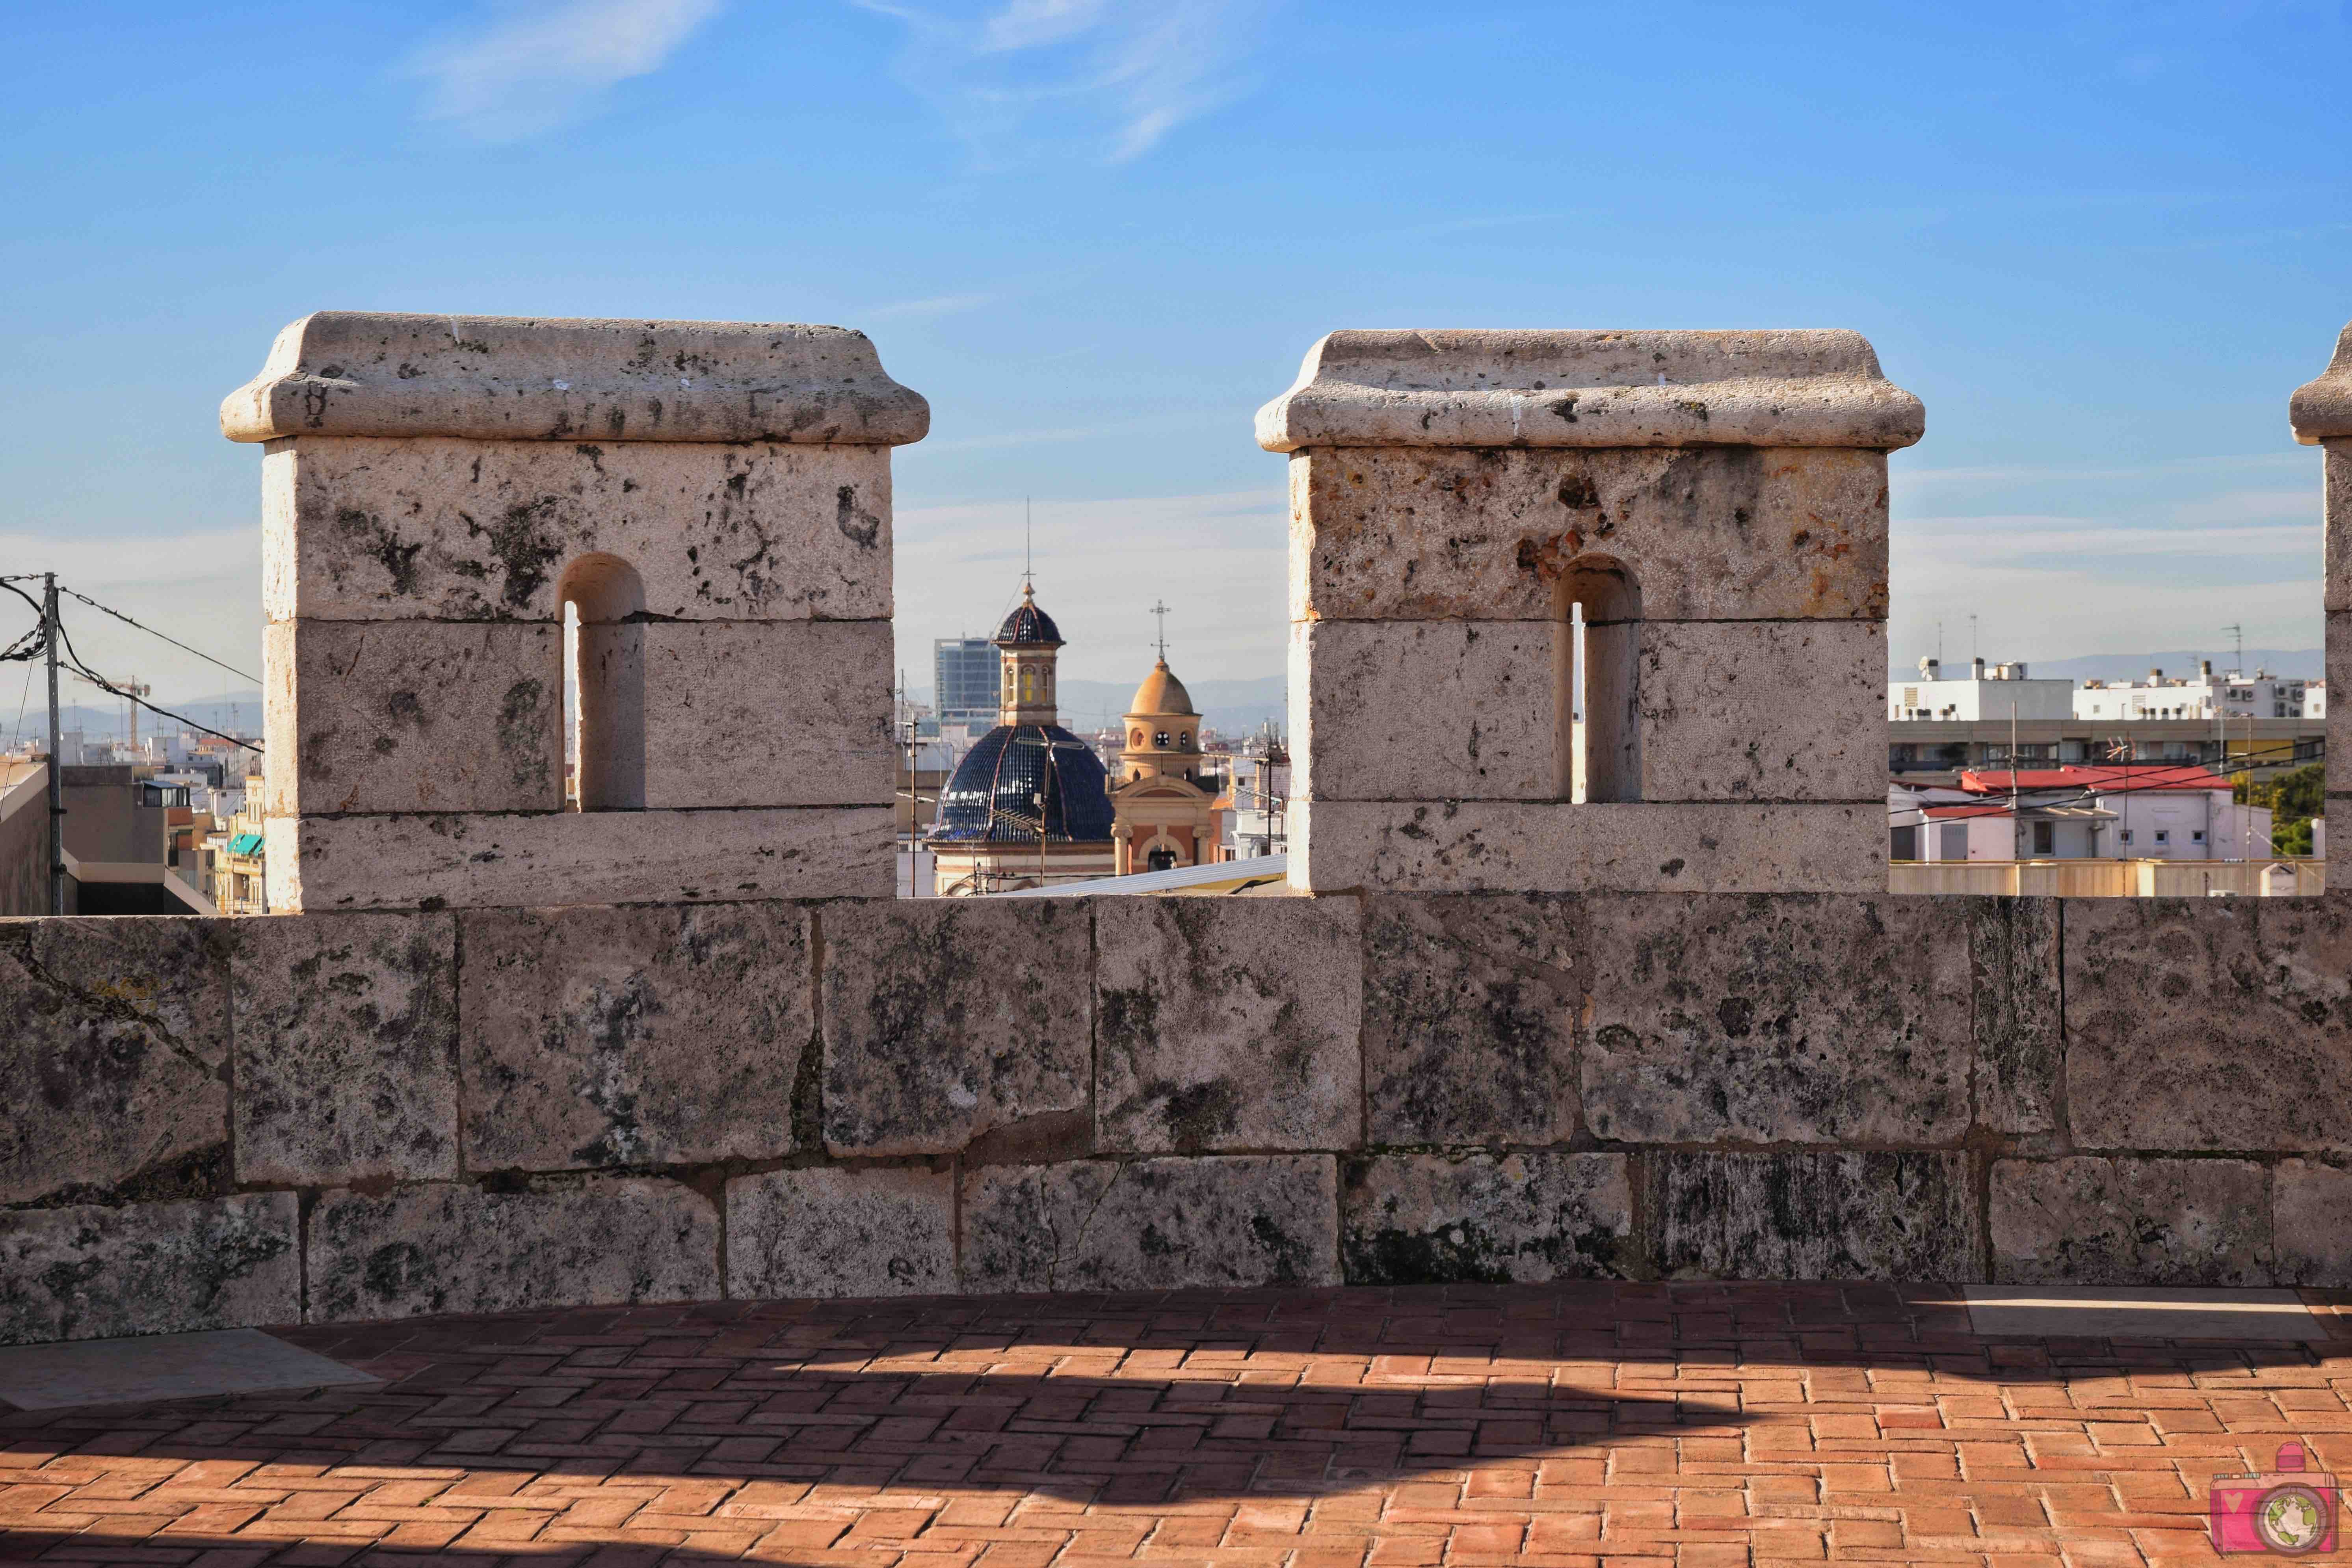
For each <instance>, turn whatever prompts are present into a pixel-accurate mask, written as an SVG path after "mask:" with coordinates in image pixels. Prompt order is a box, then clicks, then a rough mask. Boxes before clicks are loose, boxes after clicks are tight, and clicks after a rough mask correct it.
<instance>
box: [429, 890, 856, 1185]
mask: <svg viewBox="0 0 2352 1568" xmlns="http://www.w3.org/2000/svg"><path fill="white" fill-rule="evenodd" d="M458 931H459V935H460V939H461V941H462V942H463V943H464V948H465V955H466V962H465V979H464V982H463V986H462V990H461V993H460V1003H459V1012H458V1016H459V1019H460V1024H461V1027H460V1045H459V1054H460V1056H461V1058H463V1061H464V1065H465V1101H466V1163H467V1168H468V1169H470V1170H475V1171H496V1170H509V1169H512V1170H524V1171H560V1170H567V1169H578V1168H581V1167H583V1166H584V1167H594V1166H611V1165H639V1166H642V1165H678V1164H701V1163H709V1162H714V1161H719V1160H766V1159H773V1158H775V1157H777V1156H779V1155H782V1154H784V1153H788V1152H791V1150H792V1148H793V1128H792V1118H793V1085H794V1083H795V1082H796V1081H797V1079H798V1074H799V1071H800V1065H801V1058H802V1056H803V1053H804V1052H805V1051H807V1050H808V1049H809V1045H810V1039H811V1037H812V1036H813V1035H814V1032H815V1028H816V1020H815V1016H814V1006H813V1005H812V998H811V995H810V987H809V933H808V915H807V912H806V911H805V910H802V909H801V908H799V907H798V906H796V905H792V904H778V903H756V904H707V905H692V906H688V907H685V908H678V907H675V906H664V905H640V906H633V907H628V908H619V909H615V908H598V907H593V906H585V907H580V908H574V909H559V910H484V911H479V912H469V913H467V915H465V916H464V917H462V919H461V920H460V921H459V923H458Z"/></svg>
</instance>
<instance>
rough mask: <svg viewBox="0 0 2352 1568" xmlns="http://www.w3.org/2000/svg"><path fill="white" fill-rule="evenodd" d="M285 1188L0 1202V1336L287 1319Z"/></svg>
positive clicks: (298, 1276) (67, 1336) (295, 1292)
mask: <svg viewBox="0 0 2352 1568" xmlns="http://www.w3.org/2000/svg"><path fill="white" fill-rule="evenodd" d="M298 1206H299V1205H298V1202H297V1199H296V1197H295V1194H292V1193H248V1194H240V1195H237V1196H234V1197H225V1198H208V1199H202V1200H197V1201H193V1202H185V1203H162V1204H132V1205H129V1206H127V1207H123V1208H100V1207H96V1206H90V1205H76V1206H69V1207H66V1208H44V1209H6V1210H0V1344H12V1345H21V1344H39V1343H42V1342H46V1341H50V1340H91V1339H111V1338H114V1337H117V1336H119V1335H124V1334H173V1333H184V1332H187V1331H193V1330H197V1329H242V1328H252V1327H255V1326H257V1325H258V1324H262V1323H291V1322H295V1321H299V1319H300V1317H301V1315H302V1268H301V1259H300V1257H299V1254H298V1252H297V1250H296V1244H295V1237H296V1233H297V1231H296V1227H297V1226H298V1223H299V1221H298V1219H297V1217H296V1216H297V1209H298Z"/></svg>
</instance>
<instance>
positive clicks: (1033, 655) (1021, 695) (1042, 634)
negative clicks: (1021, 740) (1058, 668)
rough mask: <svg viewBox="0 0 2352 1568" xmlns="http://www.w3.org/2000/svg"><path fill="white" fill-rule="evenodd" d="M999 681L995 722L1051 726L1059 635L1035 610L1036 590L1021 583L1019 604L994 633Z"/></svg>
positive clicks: (1059, 644)
mask: <svg viewBox="0 0 2352 1568" xmlns="http://www.w3.org/2000/svg"><path fill="white" fill-rule="evenodd" d="M996 646H997V648H998V650H999V652H998V658H999V661H1000V666H1001V671H1002V673H1001V679H1000V680H999V684H998V690H997V699H996V721H997V722H998V723H1000V724H1010V725H1014V726H1019V725H1024V724H1053V723H1056V722H1058V720H1057V719H1056V718H1055V706H1054V665H1055V660H1056V659H1057V658H1059V657H1060V654H1061V647H1062V634H1061V632H1060V631H1059V629H1057V628H1056V627H1055V625H1054V622H1053V619H1052V617H1050V616H1047V615H1046V614H1045V611H1043V610H1041V609H1039V608H1038V607H1037V591H1036V589H1035V588H1034V587H1032V586H1031V585H1030V584H1026V583H1024V584H1022V586H1021V603H1020V605H1017V606H1016V607H1015V608H1014V609H1013V613H1012V614H1011V615H1009V616H1005V617H1004V624H1003V626H999V627H998V628H997V630H996Z"/></svg>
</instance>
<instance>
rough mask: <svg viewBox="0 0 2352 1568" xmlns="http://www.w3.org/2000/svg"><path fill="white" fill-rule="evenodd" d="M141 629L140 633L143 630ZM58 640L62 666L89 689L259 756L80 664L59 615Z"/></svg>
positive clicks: (250, 746)
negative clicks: (159, 706) (63, 656)
mask: <svg viewBox="0 0 2352 1568" xmlns="http://www.w3.org/2000/svg"><path fill="white" fill-rule="evenodd" d="M74 597H76V598H80V597H81V595H79V594H77V595H74ZM143 629H144V628H142V630H143ZM58 643H59V645H60V646H61V647H63V649H64V651H65V663H66V666H67V668H69V669H71V670H72V671H73V672H74V673H75V674H76V675H78V676H79V677H81V679H84V680H87V681H89V683H90V684H91V685H92V686H95V687H97V688H99V689H100V690H102V691H110V692H112V693H113V694H114V695H115V696H117V697H120V698H121V699H122V700H124V701H125V702H134V703H137V704H138V705H139V706H140V707H142V708H144V709H145V710H147V711H148V712H150V713H154V714H159V715H161V716H162V717H163V718H166V719H169V720H171V721H173V722H174V723H177V724H185V725H186V726H187V727H188V728H189V729H191V730H194V731H197V732H198V733H199V734H205V735H210V736H211V737H213V739H215V740H216V741H226V742H228V743H229V744H230V745H233V746H243V747H244V748H245V749H246V750H247V751H249V752H253V753H254V754H255V755H256V756H259V755H261V754H262V752H261V748H260V747H259V746H257V745H256V744H255V743H254V742H251V741H248V740H246V739H245V738H244V737H242V736H239V735H230V734H225V733H223V732H222V731H218V730H215V729H214V728H213V727H212V726H211V725H209V724H199V723H197V722H196V721H194V719H191V718H189V717H188V716H187V715H186V714H184V713H174V712H173V711H172V710H170V709H169V708H158V707H156V706H155V704H153V703H152V702H150V701H148V700H146V699H145V698H143V697H141V696H138V695H137V694H135V693H133V692H131V691H126V690H125V689H122V688H121V687H120V686H117V685H115V684H114V682H112V681H110V680H109V679H106V677H104V676H102V675H100V674H99V673H98V672H97V671H96V670H94V669H92V668H89V666H88V665H86V664H84V663H83V662H82V661H81V654H80V653H79V651H78V650H77V649H76V648H75V647H74V645H73V636H72V634H71V633H69V632H68V631H67V630H66V623H65V620H64V618H63V617H62V616H61V617H59V619H58Z"/></svg>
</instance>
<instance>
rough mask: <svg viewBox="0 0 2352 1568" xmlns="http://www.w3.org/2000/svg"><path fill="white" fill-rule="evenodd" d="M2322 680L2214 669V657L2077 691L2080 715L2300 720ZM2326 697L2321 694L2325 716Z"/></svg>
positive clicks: (2308, 713) (2076, 712) (2096, 683)
mask: <svg viewBox="0 0 2352 1568" xmlns="http://www.w3.org/2000/svg"><path fill="white" fill-rule="evenodd" d="M2319 684H2320V683H2319V682H2317V681H2312V680H2293V679H2287V678H2286V677H2284V676H2275V675H2273V674H2271V672H2270V671H2268V670H2266V669H2257V670H2256V671H2254V673H2253V674H2252V675H2246V674H2242V673H2239V672H2235V671H2233V672H2231V674H2229V675H2226V676H2217V675H2215V674H2214V673H2213V661H2212V660H2211V659H2210V658H2209V659H2203V660H2200V662H2199V663H2198V666H2197V673H2196V674H2195V675H2193V676H2178V675H2176V676H2168V675H2166V674H2165V673H2164V671H2162V670H2161V669H2151V670H2149V671H2148V672H2147V679H2146V680H2127V681H2104V680H2086V681H2084V682H2083V687H2082V689H2081V690H2079V691H2077V692H2075V693H2074V717H2075V718H2077V719H2215V718H2221V719H2302V718H2307V717H2313V716H2314V715H2313V714H2312V713H2311V710H2310V697H2311V691H2312V689H2313V688H2314V687H2315V686H2318V685H2319ZM2320 704H2321V707H2320V711H2319V714H2318V715H2316V716H2318V717H2325V716H2326V696H2325V694H2324V693H2323V694H2322V696H2321V698H2320Z"/></svg>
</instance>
